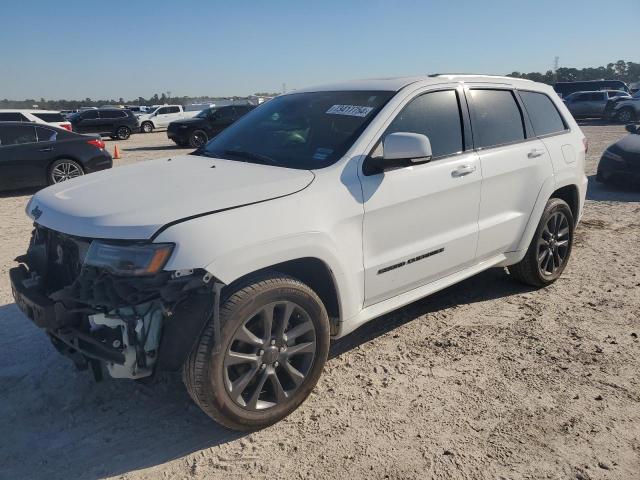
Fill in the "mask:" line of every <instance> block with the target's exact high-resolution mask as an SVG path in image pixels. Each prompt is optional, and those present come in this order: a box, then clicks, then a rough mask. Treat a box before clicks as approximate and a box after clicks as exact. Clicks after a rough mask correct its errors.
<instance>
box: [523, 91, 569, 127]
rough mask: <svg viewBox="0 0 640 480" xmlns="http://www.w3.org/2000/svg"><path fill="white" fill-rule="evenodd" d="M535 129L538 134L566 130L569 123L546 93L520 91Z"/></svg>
mask: <svg viewBox="0 0 640 480" xmlns="http://www.w3.org/2000/svg"><path fill="white" fill-rule="evenodd" d="M520 98H522V103H524V108H525V109H526V110H527V114H528V115H529V119H530V120H531V124H532V125H533V131H534V133H535V134H536V135H537V136H542V135H549V134H552V133H558V132H564V131H565V130H567V125H566V123H565V122H564V120H563V119H562V116H561V115H560V112H558V109H557V108H556V106H555V105H554V104H553V101H552V100H551V99H550V98H549V97H548V96H547V95H545V94H544V93H539V92H527V91H520Z"/></svg>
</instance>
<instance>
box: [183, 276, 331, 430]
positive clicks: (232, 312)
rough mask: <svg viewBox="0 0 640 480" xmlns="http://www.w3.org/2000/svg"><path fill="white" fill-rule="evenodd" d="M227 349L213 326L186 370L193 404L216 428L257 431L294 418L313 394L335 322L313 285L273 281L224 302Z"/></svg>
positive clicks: (247, 286) (246, 287) (244, 288)
mask: <svg viewBox="0 0 640 480" xmlns="http://www.w3.org/2000/svg"><path fill="white" fill-rule="evenodd" d="M220 325H221V340H220V348H219V349H218V351H217V352H216V351H214V345H215V340H216V339H215V338H214V331H213V324H212V323H210V324H209V325H207V327H206V328H205V330H204V331H203V333H202V335H201V337H200V340H199V341H198V343H197V344H196V346H195V347H194V349H193V351H192V352H191V354H190V355H189V358H188V359H187V361H186V362H185V364H184V366H183V380H184V383H185V385H186V387H187V390H188V391H189V394H190V395H191V397H192V398H193V400H194V401H195V402H196V403H197V404H198V405H199V406H200V407H201V408H202V410H204V412H205V413H207V414H208V415H209V416H210V417H212V418H213V419H214V420H216V421H218V422H219V423H221V424H223V425H225V426H226V427H229V428H232V429H235V430H255V429H259V428H263V427H266V426H268V425H271V424H273V423H275V422H277V421H279V420H281V419H282V418H284V417H286V416H287V415H289V414H290V413H291V412H292V411H293V410H295V409H296V408H297V407H298V406H299V405H300V404H301V403H302V402H303V401H304V399H305V398H306V397H307V396H308V395H309V393H311V390H312V389H313V387H314V386H315V384H316V383H317V381H318V379H319V377H320V374H321V372H322V368H323V366H324V363H325V361H326V359H327V354H328V351H329V319H328V316H327V312H326V310H325V308H324V305H323V304H322V302H321V301H320V299H319V298H318V296H317V295H316V294H315V292H314V291H313V290H311V289H310V288H309V287H308V286H307V285H305V284H304V283H302V282H300V281H299V280H296V279H294V278H292V277H289V276H286V275H282V274H278V273H275V272H274V273H272V274H268V275H264V276H261V277H259V278H255V279H253V280H252V281H249V282H246V283H244V284H243V285H240V286H239V287H237V288H236V289H234V291H233V292H232V293H231V294H230V295H228V296H227V298H226V300H225V299H224V298H223V304H222V305H221V308H220Z"/></svg>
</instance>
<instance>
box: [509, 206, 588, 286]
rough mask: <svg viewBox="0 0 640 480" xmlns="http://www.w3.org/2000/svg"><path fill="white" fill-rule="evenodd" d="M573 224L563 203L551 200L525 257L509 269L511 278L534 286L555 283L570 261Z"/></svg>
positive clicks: (571, 215) (569, 210)
mask: <svg viewBox="0 0 640 480" xmlns="http://www.w3.org/2000/svg"><path fill="white" fill-rule="evenodd" d="M574 228H575V222H574V219H573V213H572V212H571V208H569V205H568V204H567V202H565V201H564V200H561V199H559V198H551V199H550V200H549V201H548V202H547V206H546V207H545V209H544V212H542V217H541V218H540V223H538V228H537V229H536V232H535V234H534V236H533V239H532V240H531V244H530V245H529V248H528V249H527V253H526V254H525V256H524V258H523V259H522V260H521V261H520V262H518V263H516V264H515V265H511V266H510V267H509V273H510V274H511V276H512V277H513V278H515V279H516V280H519V281H521V282H523V283H526V284H527V285H531V286H534V287H546V286H547V285H551V284H552V283H553V282H555V281H556V280H557V279H558V278H559V277H560V275H562V272H563V271H564V269H565V267H566V266H567V262H568V261H569V256H570V255H571V247H572V246H573V231H574Z"/></svg>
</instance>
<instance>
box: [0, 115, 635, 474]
mask: <svg viewBox="0 0 640 480" xmlns="http://www.w3.org/2000/svg"><path fill="white" fill-rule="evenodd" d="M583 131H584V132H585V134H586V135H587V137H588V138H589V141H590V151H589V155H588V165H587V169H588V172H587V173H588V174H589V175H590V178H589V180H590V184H589V194H588V202H587V206H586V213H585V216H584V217H583V222H582V224H581V226H580V227H579V228H578V230H577V233H576V245H575V247H574V250H573V254H572V259H571V261H570V263H569V266H568V268H567V270H566V271H565V274H564V276H563V277H562V278H561V279H560V280H559V281H558V282H557V283H556V284H554V285H553V286H551V287H550V288H547V289H545V290H538V291H536V290H531V289H529V288H526V287H523V286H521V285H519V284H517V283H514V282H512V281H511V280H510V279H509V278H508V276H507V275H506V274H505V273H504V272H503V271H502V270H499V269H496V270H491V271H488V272H485V273H483V274H481V275H479V276H477V277H475V278H472V279H469V280H467V281H465V282H464V283H462V284H460V285H457V286H454V287H452V288H449V289H447V290H445V291H443V292H441V293H439V294H437V295H435V296H433V297H429V298H427V299H424V300H422V301H419V302H416V303H414V304H412V305H410V306H408V307H406V308H403V309H401V310H398V311H397V312H394V313H393V314H389V315H385V316H384V317H381V318H379V319H377V320H376V321H374V322H372V323H370V324H368V325H367V326H365V327H363V328H362V329H360V330H358V331H356V332H355V333H353V334H352V335H350V336H349V337H347V338H345V339H343V340H341V341H339V342H337V343H335V344H334V345H333V348H332V354H331V357H332V358H331V360H330V361H329V362H328V364H327V366H326V368H325V371H324V375H323V377H322V378H321V380H320V383H319V385H318V387H317V388H316V390H315V392H314V393H313V394H312V395H311V396H310V397H309V399H308V400H307V401H306V403H304V404H303V406H302V407H301V408H300V409H299V410H298V411H296V412H295V413H294V414H293V415H291V416H290V417H289V418H287V419H286V420H284V421H283V422H281V423H279V424H277V425H275V426H273V427H271V428H268V429H266V430H263V431H260V432H257V433H253V434H251V435H241V434H237V433H234V432H231V431H228V430H225V429H223V428H221V427H219V426H217V425H216V424H214V423H213V422H212V421H210V420H209V418H208V417H206V416H205V415H204V414H203V413H201V412H200V410H199V409H198V408H197V407H196V406H195V405H194V404H193V403H192V402H191V401H190V399H189V397H188V396H187V394H186V392H185V390H184V388H183V386H182V383H181V382H180V379H179V378H174V377H162V378H160V379H159V380H158V382H157V383H155V384H153V385H151V386H146V385H142V384H138V383H133V382H130V381H118V380H113V379H106V380H105V381H104V382H102V383H100V384H94V382H93V380H92V379H91V376H90V374H88V373H87V372H76V371H75V370H74V368H73V366H72V364H71V362H69V361H68V360H67V359H65V358H63V357H61V356H59V355H58V354H57V353H56V352H55V351H54V350H53V347H52V346H51V345H50V344H49V342H48V340H47V339H46V337H45V336H44V335H43V334H42V332H40V331H39V330H38V329H37V328H36V327H35V326H33V325H31V324H30V322H28V321H27V320H26V319H25V318H24V316H23V315H22V314H21V313H20V312H19V311H18V309H17V307H16V306H15V305H14V303H13V300H12V297H11V294H10V291H9V283H8V273H7V272H8V269H9V268H10V266H11V265H12V259H13V258H14V257H16V256H17V255H19V254H22V253H23V252H24V251H25V249H26V247H27V242H28V239H29V232H30V223H29V221H28V219H27V217H26V216H25V214H24V207H25V205H26V202H27V201H28V199H29V195H30V194H32V193H33V192H32V191H30V192H24V191H21V192H10V193H5V194H2V196H0V221H1V224H0V225H1V227H2V228H0V240H1V245H2V249H0V432H1V434H0V478H2V479H19V478H29V479H32V478H49V479H53V478H61V479H69V478H86V479H93V478H103V477H116V478H131V479H151V478H244V477H248V476H251V477H254V478H271V479H273V478H307V477H309V478H331V479H343V478H344V477H345V476H346V475H349V476H350V477H351V478H363V477H366V478H416V479H428V478H434V479H457V478H463V479H485V478H486V479H497V478H505V479H520V478H530V479H539V478H553V479H560V478H562V479H632V478H640V381H639V377H638V371H639V368H640V344H639V340H638V335H640V324H639V317H640V288H639V287H640V241H639V234H640V191H632V190H621V189H616V188H604V187H602V186H599V185H597V184H594V183H593V175H594V173H595V167H596V163H597V160H598V159H599V157H600V155H601V153H602V151H603V149H604V148H605V147H606V146H607V145H608V144H610V143H612V142H613V141H615V140H616V139H618V138H619V137H621V136H622V135H624V134H625V132H624V129H623V128H622V127H620V126H606V125H598V124H597V123H593V124H589V125H585V126H584V127H583ZM107 145H108V148H109V149H110V150H113V146H114V142H113V141H107ZM118 146H119V147H120V148H121V151H122V155H123V159H122V160H118V161H116V164H117V165H123V164H126V163H130V162H135V161H139V160H143V159H150V158H157V157H163V156H168V155H174V154H176V152H188V151H189V150H184V149H176V148H174V145H173V143H171V142H169V141H168V140H167V138H166V135H165V134H164V133H153V134H149V135H135V136H133V137H132V138H131V139H130V140H129V141H126V142H118Z"/></svg>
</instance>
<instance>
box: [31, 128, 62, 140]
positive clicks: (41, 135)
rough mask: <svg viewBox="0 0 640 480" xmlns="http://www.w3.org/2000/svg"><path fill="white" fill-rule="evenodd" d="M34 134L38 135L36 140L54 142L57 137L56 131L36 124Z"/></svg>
mask: <svg viewBox="0 0 640 480" xmlns="http://www.w3.org/2000/svg"><path fill="white" fill-rule="evenodd" d="M35 128H36V134H37V135H38V142H55V141H56V140H57V138H58V132H56V131H55V130H51V129H49V128H44V127H40V126H36V127H35Z"/></svg>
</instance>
